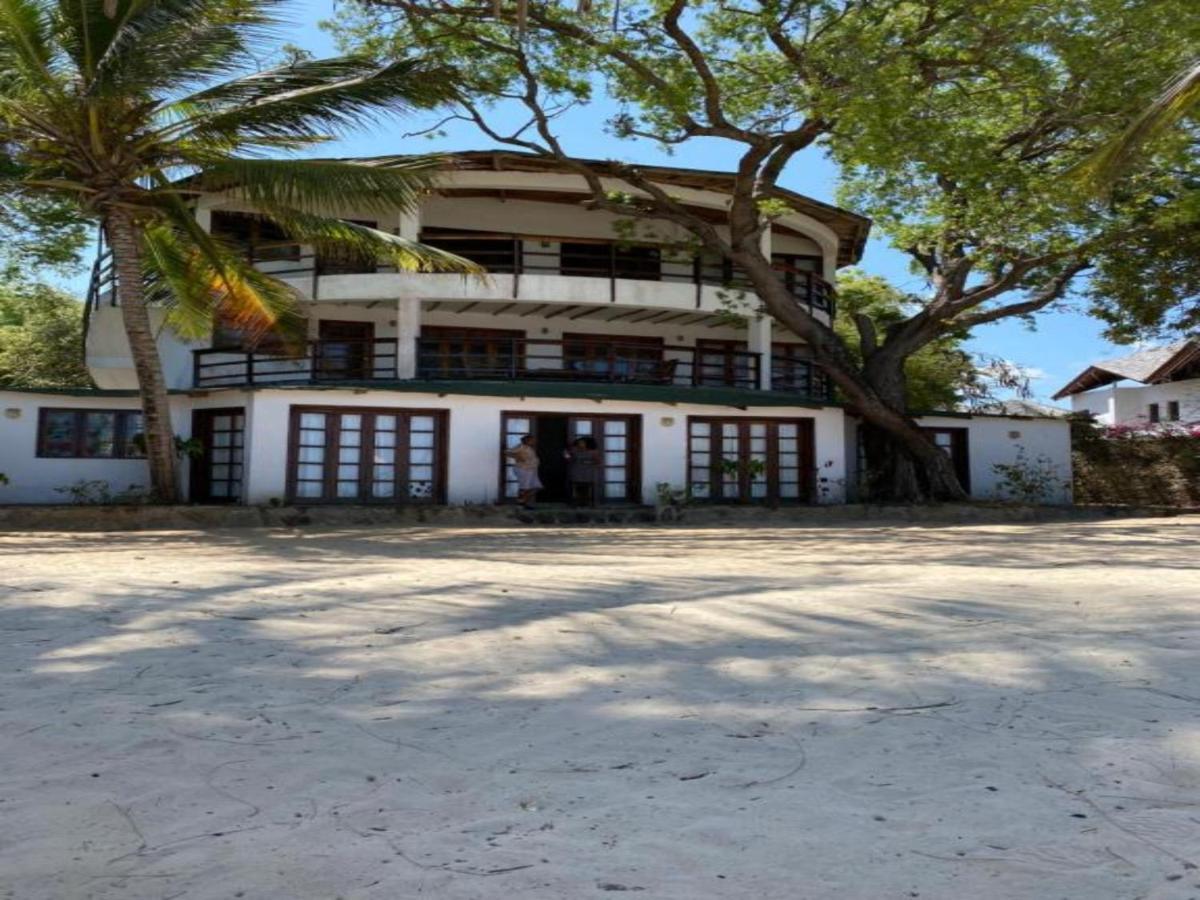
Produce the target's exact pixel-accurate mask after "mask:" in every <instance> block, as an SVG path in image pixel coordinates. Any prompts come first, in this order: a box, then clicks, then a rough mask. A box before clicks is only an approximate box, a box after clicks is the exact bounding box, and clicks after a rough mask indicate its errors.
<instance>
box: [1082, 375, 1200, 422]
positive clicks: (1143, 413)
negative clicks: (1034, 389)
mask: <svg viewBox="0 0 1200 900" xmlns="http://www.w3.org/2000/svg"><path fill="white" fill-rule="evenodd" d="M1172 401H1176V402H1178V403H1179V420H1180V421H1181V422H1200V378H1189V379H1187V380H1186V381H1172V382H1168V383H1167V384H1143V385H1134V386H1128V387H1126V386H1121V385H1115V384H1114V385H1108V386H1107V387H1102V388H1097V389H1096V390H1093V391H1086V392H1084V393H1082V394H1072V395H1071V409H1072V410H1073V411H1074V412H1088V413H1091V414H1092V415H1093V416H1095V417H1096V421H1098V422H1100V423H1102V424H1104V425H1146V424H1149V422H1150V413H1149V408H1148V407H1149V405H1150V404H1151V403H1157V404H1158V409H1159V415H1160V416H1161V421H1163V422H1167V421H1168V419H1167V405H1168V404H1169V403H1171V402H1172Z"/></svg>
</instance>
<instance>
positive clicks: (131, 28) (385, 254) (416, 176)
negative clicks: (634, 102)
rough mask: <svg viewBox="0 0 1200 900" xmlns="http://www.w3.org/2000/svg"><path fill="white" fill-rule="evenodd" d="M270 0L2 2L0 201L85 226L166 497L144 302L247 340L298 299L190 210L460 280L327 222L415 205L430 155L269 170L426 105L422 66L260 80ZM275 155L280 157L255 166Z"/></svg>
mask: <svg viewBox="0 0 1200 900" xmlns="http://www.w3.org/2000/svg"><path fill="white" fill-rule="evenodd" d="M275 6H276V4H275V3H273V2H272V0H70V2H67V0H61V2H60V0H0V162H2V163H3V165H0V197H2V198H3V202H4V203H5V204H8V205H11V208H17V207H18V206H19V207H20V208H21V209H24V210H26V211H27V213H28V217H29V218H30V220H31V221H35V222H42V223H43V224H45V225H46V227H52V226H53V225H54V224H55V220H54V216H55V215H61V211H62V210H63V209H64V208H66V209H67V210H69V211H74V214H75V215H77V216H79V217H81V218H83V219H85V220H86V219H91V220H93V221H96V222H98V223H99V225H100V227H101V228H102V230H103V234H104V236H105V238H106V239H107V243H108V246H109V247H110V248H111V252H112V258H113V270H114V273H115V291H116V297H117V300H118V303H119V305H120V308H121V315H122V318H123V322H124V327H125V333H126V335H127V336H128V339H129V346H130V350H131V353H132V357H133V363H134V368H135V370H136V374H137V380H138V385H139V389H140V394H141V401H142V408H143V410H144V414H145V415H144V422H145V433H146V450H147V457H148V462H149V468H150V477H151V484H152V486H153V490H154V493H155V495H156V496H157V498H158V499H159V500H162V501H172V500H175V499H176V498H177V491H178V487H177V478H176V472H175V450H174V434H173V432H172V428H171V422H170V410H169V406H168V402H167V389H166V384H165V381H164V378H163V370H162V365H161V362H160V359H159V356H158V353H157V348H156V344H155V333H154V330H153V329H152V327H151V317H150V314H149V309H148V307H149V306H150V305H152V304H154V303H162V304H164V305H165V306H166V307H167V308H168V310H169V316H168V321H169V323H170V324H171V326H172V327H174V328H175V329H176V330H178V331H179V332H180V333H182V334H183V335H184V336H187V337H192V336H199V335H202V334H204V333H206V332H207V331H209V329H210V328H211V323H212V320H213V314H214V311H219V313H220V314H221V315H222V316H223V317H224V318H225V319H227V320H229V321H230V322H231V323H232V324H233V325H234V326H236V327H240V328H241V329H242V330H243V331H244V332H246V333H247V334H248V335H250V336H253V335H255V334H261V333H262V332H265V331H267V330H273V331H276V332H279V333H281V334H283V335H285V336H286V335H288V334H289V333H290V332H293V331H294V330H295V329H296V327H297V323H298V321H299V316H298V315H297V313H296V304H295V298H294V296H293V294H292V293H291V292H290V291H289V290H288V289H287V287H286V286H285V285H283V284H282V283H281V282H278V281H276V280H273V279H271V278H270V277H268V276H266V275H263V274H261V273H259V272H257V271H256V270H255V269H253V268H252V267H251V266H250V264H249V263H248V262H247V261H246V259H245V257H244V256H243V255H242V254H241V253H239V252H238V251H237V249H236V248H235V247H233V246H230V245H228V244H226V243H223V242H221V241H220V240H219V239H217V238H214V237H213V236H212V235H209V234H207V233H206V232H205V231H204V230H202V229H201V228H200V227H199V226H198V224H197V221H196V218H195V213H194V203H193V201H194V199H195V197H196V196H197V195H198V194H200V193H202V192H205V191H210V190H229V191H231V192H232V194H233V195H234V196H236V197H239V198H241V199H244V200H245V201H247V202H249V203H250V204H251V205H252V206H253V208H255V209H256V210H258V211H259V212H260V213H262V214H263V215H265V216H268V217H269V218H271V219H273V220H274V221H275V222H276V223H278V225H279V226H281V227H282V229H283V230H284V231H285V232H286V233H287V234H288V235H289V236H290V237H291V238H292V239H294V240H296V241H298V242H302V243H305V244H311V245H314V246H316V247H317V249H318V250H320V249H321V248H322V247H327V246H330V245H337V246H338V247H339V248H341V249H342V250H343V252H344V251H345V250H346V249H347V248H349V249H350V250H351V251H352V252H356V253H358V254H361V255H362V256H364V257H369V258H387V259H388V260H389V261H391V262H392V263H394V264H395V265H397V266H399V267H401V268H403V269H410V270H412V269H419V270H432V269H461V268H462V267H463V266H464V264H463V263H462V261H461V260H458V259H457V258H455V257H453V256H452V255H449V254H445V253H441V252H439V251H436V250H433V249H431V248H427V247H423V246H421V245H419V244H415V243H412V242H410V241H407V240H404V239H403V238H401V237H398V236H395V235H392V234H388V233H386V232H383V231H379V230H375V229H372V228H367V227H364V226H361V225H357V224H354V223H351V222H346V221H342V220H339V219H337V218H331V217H330V216H329V215H327V214H326V213H327V211H329V210H336V209H339V208H347V207H349V208H355V209H358V210H364V211H367V210H369V211H379V212H392V213H394V212H397V211H402V210H407V209H411V208H412V207H413V206H414V204H415V203H416V202H417V199H418V197H419V196H420V193H421V191H422V190H423V189H424V188H425V187H427V186H428V184H429V183H430V179H431V177H432V175H433V172H434V169H435V166H436V161H434V160H431V159H409V160H404V161H397V162H396V164H395V165H391V166H387V167H370V168H368V167H363V166H355V165H350V164H346V163H342V162H337V161H323V160H314V159H296V158H288V157H282V158H281V157H279V156H278V155H279V154H281V153H283V152H285V151H295V150H300V149H304V148H308V147H310V146H311V145H313V144H315V143H318V142H320V141H321V140H324V139H326V136H327V135H328V134H330V133H333V132H336V131H338V130H341V129H344V128H349V127H357V126H360V125H363V124H364V123H367V124H374V123H376V121H377V120H378V117H379V116H380V115H381V114H384V113H389V112H401V113H403V112H407V111H411V110H413V109H416V108H426V107H431V106H435V105H437V104H439V103H441V102H443V101H444V100H445V99H446V98H447V96H448V93H449V89H450V83H449V79H448V78H447V73H446V72H445V71H444V70H443V69H442V68H441V67H439V66H438V65H437V64H436V63H429V62H427V61H424V60H422V59H417V58H407V57H401V58H398V59H394V60H393V61H391V62H387V63H382V64H381V63H378V62H373V61H370V60H367V59H364V58H362V57H356V56H347V57H344V58H337V59H325V60H297V61H295V62H294V63H293V64H290V65H285V66H281V67H279V68H274V69H271V70H269V71H255V68H256V63H255V60H256V58H258V59H261V58H262V57H263V55H264V54H265V53H266V52H267V49H268V48H269V47H270V46H271V45H272V42H273V41H274V40H275V35H274V33H273V32H274V29H275V26H276V24H277V22H276V19H275V18H274V16H273V8H274V7H275ZM271 155H274V156H275V157H276V158H269V156H271Z"/></svg>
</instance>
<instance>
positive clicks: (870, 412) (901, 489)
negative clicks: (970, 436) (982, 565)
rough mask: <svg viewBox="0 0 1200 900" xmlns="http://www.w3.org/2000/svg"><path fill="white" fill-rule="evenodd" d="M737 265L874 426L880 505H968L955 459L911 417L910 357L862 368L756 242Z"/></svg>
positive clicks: (881, 358) (871, 439) (892, 356)
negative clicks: (801, 301)
mask: <svg viewBox="0 0 1200 900" xmlns="http://www.w3.org/2000/svg"><path fill="white" fill-rule="evenodd" d="M734 262H736V263H737V264H738V265H739V266H740V267H741V268H742V269H743V270H744V271H745V272H746V275H747V276H748V277H749V279H750V282H751V283H752V284H753V285H754V288H755V291H756V293H757V294H758V296H759V299H760V300H762V302H763V303H764V304H765V305H766V307H767V310H768V311H769V312H770V313H771V314H772V315H773V316H774V317H775V318H776V319H778V320H779V321H780V322H782V323H783V324H784V325H786V326H788V328H790V329H791V330H792V331H793V332H794V333H796V334H797V335H799V336H800V337H802V338H804V340H806V341H807V342H808V344H809V346H810V347H811V348H812V351H813V355H814V357H815V358H816V361H817V362H818V363H819V364H820V365H821V366H822V367H823V368H824V369H825V371H826V372H827V373H828V374H829V377H830V378H831V379H832V380H833V382H834V384H836V385H837V387H838V388H839V390H841V392H842V394H843V395H844V396H845V398H846V400H848V401H849V402H850V404H851V405H852V406H853V407H854V408H855V410H856V411H857V412H858V414H859V415H861V416H862V417H863V419H864V420H865V422H866V424H867V425H868V426H869V427H868V428H867V446H866V449H867V454H868V468H869V469H870V470H871V474H872V475H873V478H872V479H871V481H872V487H874V488H876V489H877V490H876V492H875V493H874V495H873V499H881V500H890V501H898V502H920V501H923V500H965V499H966V497H967V494H966V491H964V490H963V488H962V485H960V484H959V483H958V478H957V476H956V475H955V474H954V466H953V465H952V464H951V462H950V459H949V458H948V457H947V456H946V454H945V453H943V452H942V451H941V450H939V449H938V448H937V447H936V446H934V444H933V441H931V440H930V439H929V438H928V437H927V436H926V435H925V433H924V432H923V431H922V430H921V429H920V428H919V427H918V426H917V424H916V422H914V421H913V420H912V419H911V418H910V417H909V415H908V412H907V403H906V398H905V383H904V362H905V357H904V356H902V355H898V354H896V353H894V352H888V351H887V350H886V349H885V348H886V345H885V348H881V349H880V350H878V351H876V353H875V354H873V356H874V359H873V360H871V364H869V365H867V366H864V367H863V368H862V369H861V370H860V367H859V366H858V365H857V363H856V362H855V360H854V359H853V358H852V357H851V356H850V354H849V353H848V352H847V349H846V346H845V345H844V344H843V343H842V341H841V339H840V338H839V337H838V336H837V334H835V333H834V331H833V330H832V329H831V328H828V327H825V326H824V325H822V324H821V323H820V322H818V321H817V320H816V319H815V318H813V317H812V316H811V315H809V314H807V313H806V312H805V311H802V310H801V309H800V307H799V306H798V305H797V303H796V301H795V299H794V298H793V297H792V295H791V293H790V292H789V291H788V289H787V288H786V287H785V286H784V284H783V283H782V281H781V279H780V278H779V275H778V273H776V272H775V271H774V269H772V267H771V263H770V261H769V260H768V259H766V257H765V256H764V255H763V254H762V253H761V251H759V250H758V249H757V243H756V242H755V243H753V244H750V245H748V246H745V247H743V248H742V249H741V251H740V252H735V255H734ZM872 457H873V458H874V462H873V463H872Z"/></svg>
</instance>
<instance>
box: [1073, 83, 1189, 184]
mask: <svg viewBox="0 0 1200 900" xmlns="http://www.w3.org/2000/svg"><path fill="white" fill-rule="evenodd" d="M1197 105H1200V60H1197V61H1196V62H1194V63H1192V65H1191V66H1190V67H1189V68H1187V69H1185V70H1184V71H1182V72H1180V73H1179V74H1178V75H1176V76H1175V77H1174V78H1172V79H1171V81H1170V82H1168V83H1167V85H1166V87H1165V88H1164V89H1163V91H1162V93H1160V94H1159V95H1158V96H1157V97H1156V98H1155V99H1154V100H1153V101H1152V102H1151V103H1150V105H1149V106H1147V107H1146V109H1144V110H1143V111H1142V112H1141V113H1140V114H1139V115H1138V116H1137V117H1136V118H1135V119H1134V120H1133V121H1132V122H1130V123H1129V125H1128V126H1127V127H1126V128H1125V130H1124V131H1122V132H1121V133H1120V134H1118V135H1117V136H1116V137H1114V138H1112V139H1111V140H1109V141H1107V142H1106V143H1105V144H1103V145H1102V146H1101V147H1100V148H1099V149H1098V150H1096V152H1095V153H1093V154H1092V155H1091V156H1089V157H1088V158H1087V159H1086V160H1085V161H1084V162H1083V163H1082V164H1081V165H1080V166H1078V167H1077V169H1076V171H1077V173H1078V175H1079V177H1080V178H1081V179H1082V180H1083V181H1085V182H1087V183H1089V184H1090V185H1092V186H1093V188H1095V189H1098V190H1105V189H1107V187H1109V186H1111V185H1112V183H1113V182H1114V181H1115V180H1116V179H1117V178H1118V177H1119V176H1120V174H1121V173H1122V172H1123V171H1125V170H1126V169H1128V168H1129V166H1130V164H1131V162H1132V161H1133V159H1134V157H1135V156H1136V155H1137V153H1138V152H1139V151H1140V150H1141V149H1142V148H1143V147H1145V146H1146V145H1147V144H1148V143H1150V142H1152V141H1154V140H1155V139H1156V138H1158V137H1159V136H1161V135H1162V134H1164V133H1165V132H1166V131H1167V130H1169V129H1170V128H1172V127H1174V126H1175V124H1176V123H1178V122H1179V121H1180V120H1182V119H1183V117H1184V116H1185V115H1187V114H1188V112H1189V111H1191V110H1193V109H1195V108H1196V107H1197Z"/></svg>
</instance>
